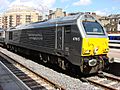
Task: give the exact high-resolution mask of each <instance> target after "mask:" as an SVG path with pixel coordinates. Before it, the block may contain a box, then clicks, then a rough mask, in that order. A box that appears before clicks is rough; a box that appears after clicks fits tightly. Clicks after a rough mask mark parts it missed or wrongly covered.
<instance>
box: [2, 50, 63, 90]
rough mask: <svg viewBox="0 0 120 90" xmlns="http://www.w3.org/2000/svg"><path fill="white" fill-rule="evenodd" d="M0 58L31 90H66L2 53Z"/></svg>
mask: <svg viewBox="0 0 120 90" xmlns="http://www.w3.org/2000/svg"><path fill="white" fill-rule="evenodd" d="M0 56H1V57H2V58H4V60H1V61H2V63H4V64H5V65H6V67H8V68H9V69H10V70H11V72H13V73H14V74H15V75H16V76H17V77H18V78H19V79H20V80H21V81H22V82H23V83H25V84H26V85H27V86H28V87H30V89H31V90H34V89H48V90H50V89H52V90H56V89H57V90H65V89H64V88H63V87H62V86H59V85H58V84H56V83H54V82H52V81H50V80H48V79H46V78H44V77H43V76H41V75H39V74H37V73H36V72H34V71H32V70H30V69H29V68H28V67H26V66H24V65H22V64H21V63H19V62H17V61H16V60H13V59H12V58H11V57H9V56H7V55H5V54H4V53H2V52H0Z"/></svg>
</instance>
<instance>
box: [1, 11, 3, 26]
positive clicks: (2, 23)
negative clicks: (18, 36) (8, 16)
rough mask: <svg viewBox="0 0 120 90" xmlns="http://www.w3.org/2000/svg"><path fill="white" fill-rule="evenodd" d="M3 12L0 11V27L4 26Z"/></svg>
mask: <svg viewBox="0 0 120 90" xmlns="http://www.w3.org/2000/svg"><path fill="white" fill-rule="evenodd" d="M2 17H3V16H2V14H1V13H0V28H2V27H3V23H2Z"/></svg>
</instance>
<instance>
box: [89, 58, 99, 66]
mask: <svg viewBox="0 0 120 90" xmlns="http://www.w3.org/2000/svg"><path fill="white" fill-rule="evenodd" d="M88 63H89V66H95V65H97V60H96V59H91V60H89V62H88Z"/></svg>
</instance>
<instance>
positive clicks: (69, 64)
mask: <svg viewBox="0 0 120 90" xmlns="http://www.w3.org/2000/svg"><path fill="white" fill-rule="evenodd" d="M108 40H109V39H108V36H107V34H106V31H105V29H104V27H103V26H102V25H101V24H100V22H99V21H98V20H97V19H96V18H95V17H93V16H92V15H89V14H77V15H72V16H66V17H61V18H57V19H51V20H48V21H45V22H36V23H30V24H27V25H21V26H17V27H16V28H13V29H9V30H7V31H6V38H5V43H6V47H7V48H8V49H10V50H13V51H15V52H22V53H25V54H29V55H31V56H32V55H34V54H35V55H38V56H39V58H40V60H42V61H43V62H44V63H51V64H57V65H58V66H60V67H61V68H62V69H63V70H71V71H74V72H75V73H76V72H77V73H79V72H81V73H84V74H91V73H96V72H98V71H99V70H103V69H105V68H106V67H108V65H109V58H108V56H107V53H108V51H109V47H108Z"/></svg>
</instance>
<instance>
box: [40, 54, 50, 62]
mask: <svg viewBox="0 0 120 90" xmlns="http://www.w3.org/2000/svg"><path fill="white" fill-rule="evenodd" d="M41 56H42V61H43V62H44V63H47V62H48V56H47V55H46V54H41Z"/></svg>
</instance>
